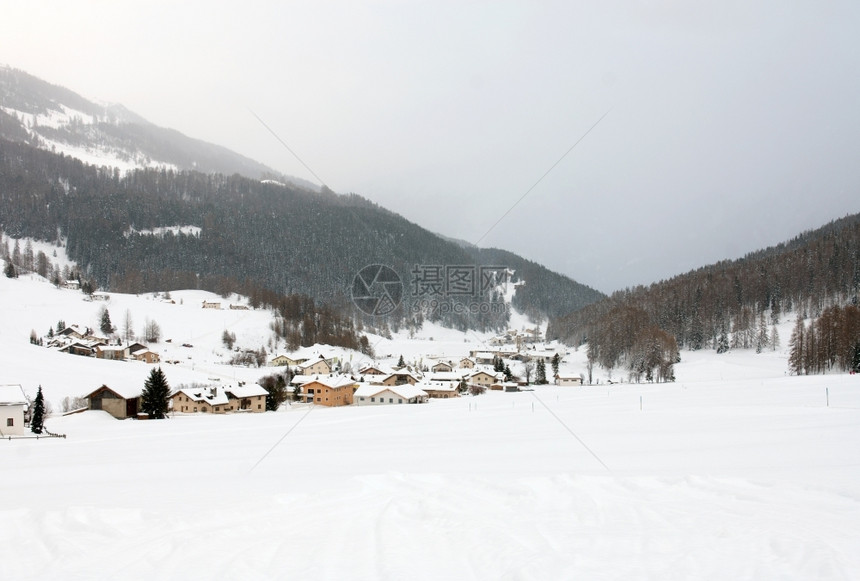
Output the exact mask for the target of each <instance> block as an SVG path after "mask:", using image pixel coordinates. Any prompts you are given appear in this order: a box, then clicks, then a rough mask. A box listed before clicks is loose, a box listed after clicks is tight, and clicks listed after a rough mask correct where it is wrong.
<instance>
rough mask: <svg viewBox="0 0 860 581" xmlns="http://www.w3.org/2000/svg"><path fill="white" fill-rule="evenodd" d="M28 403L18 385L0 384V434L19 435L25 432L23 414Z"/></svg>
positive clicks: (22, 389)
mask: <svg viewBox="0 0 860 581" xmlns="http://www.w3.org/2000/svg"><path fill="white" fill-rule="evenodd" d="M28 407H29V403H28V402H27V396H25V395H24V388H22V387H21V386H20V385H17V384H12V385H0V436H20V435H22V434H24V433H25V432H26V430H25V426H24V416H25V414H26V413H27V409H28Z"/></svg>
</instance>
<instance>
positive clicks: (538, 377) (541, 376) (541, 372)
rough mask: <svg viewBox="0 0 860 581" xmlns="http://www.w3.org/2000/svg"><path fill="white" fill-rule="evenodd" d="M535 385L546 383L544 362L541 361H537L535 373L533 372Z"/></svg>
mask: <svg viewBox="0 0 860 581" xmlns="http://www.w3.org/2000/svg"><path fill="white" fill-rule="evenodd" d="M535 383H537V384H538V385H544V384H546V383H547V381H546V362H545V361H544V360H543V359H538V360H537V371H536V372H535Z"/></svg>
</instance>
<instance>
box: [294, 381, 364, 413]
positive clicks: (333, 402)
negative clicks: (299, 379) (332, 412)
mask: <svg viewBox="0 0 860 581" xmlns="http://www.w3.org/2000/svg"><path fill="white" fill-rule="evenodd" d="M300 389H301V391H300V392H299V393H300V395H302V396H303V397H304V398H305V400H306V401H307V402H308V403H313V404H316V405H324V406H330V407H335V406H343V405H351V404H352V401H353V393H354V392H355V390H357V389H358V384H357V383H356V382H355V380H353V379H352V378H351V377H349V376H346V375H331V376H324V377H316V378H314V379H312V380H311V381H309V382H307V383H305V384H304V385H302V386H301V388H300Z"/></svg>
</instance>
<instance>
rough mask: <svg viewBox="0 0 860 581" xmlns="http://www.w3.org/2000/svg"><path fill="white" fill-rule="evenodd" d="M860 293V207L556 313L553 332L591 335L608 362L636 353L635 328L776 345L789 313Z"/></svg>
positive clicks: (709, 342) (734, 343) (742, 344)
mask: <svg viewBox="0 0 860 581" xmlns="http://www.w3.org/2000/svg"><path fill="white" fill-rule="evenodd" d="M858 292H860V214H855V215H851V216H847V217H845V218H842V219H840V220H835V221H833V222H831V223H830V224H827V225H826V226H824V227H822V228H819V229H817V230H814V231H810V232H805V233H803V234H801V235H800V236H798V237H796V238H794V239H792V240H791V241H789V242H787V243H784V244H779V245H777V246H775V247H772V248H768V249H765V250H761V251H758V252H754V253H751V254H748V255H747V256H745V257H744V258H741V259H738V260H732V261H722V262H719V263H717V264H714V265H711V266H706V267H703V268H700V269H697V270H695V271H692V272H689V273H687V274H684V275H680V276H677V277H674V278H672V279H670V280H666V281H660V282H658V283H654V284H652V285H649V286H640V287H636V288H633V289H626V290H623V291H619V292H616V293H614V294H613V295H612V296H610V297H608V298H607V299H605V300H602V301H599V302H597V303H594V304H591V305H589V306H586V307H585V308H583V309H580V310H578V311H576V312H573V313H570V314H568V315H565V316H563V317H558V318H556V319H552V320H551V321H550V325H549V328H548V330H547V336H548V338H550V339H553V338H555V339H560V340H563V341H565V342H566V343H568V344H571V345H582V344H584V343H585V342H588V343H589V349H590V350H594V352H595V354H594V361H595V362H598V363H601V364H607V365H608V364H613V363H614V362H617V361H621V360H623V361H629V360H631V359H635V358H636V357H634V356H633V353H632V351H631V350H632V349H633V344H634V343H635V341H636V339H635V338H636V337H637V336H638V335H637V334H636V333H637V331H635V330H636V329H638V330H641V329H647V328H651V329H654V330H655V331H654V332H649V334H651V335H653V337H652V339H651V344H655V342H656V343H665V340H666V337H658V334H657V333H656V331H661V332H664V333H666V334H667V335H668V336H670V337H671V338H672V339H673V340H674V342H675V343H676V345H677V348H687V349H691V350H697V349H714V350H715V351H717V352H718V353H723V352H725V351H727V350H729V349H731V348H740V349H746V348H754V349H756V350H757V351H761V350H764V349H767V348H774V347H775V346H776V345H778V341H779V338H778V334H777V333H776V332H775V331H776V325H777V324H779V322H780V321H781V318H782V316H783V314H784V313H788V312H795V313H798V314H799V315H800V316H801V317H802V318H808V317H810V318H818V317H820V316H821V315H822V313H824V312H825V311H826V310H827V309H829V308H831V307H834V306H840V305H846V304H851V303H852V302H856V301H857V297H858ZM630 321H634V322H635V324H632V323H631V322H630ZM631 325H633V327H632V328H631V329H628V333H633V335H630V336H628V338H626V339H623V340H622V339H621V338H620V337H621V335H620V334H619V332H618V329H619V328H625V327H630V326H631ZM619 341H620V342H621V344H620V346H619V343H618V342H619ZM666 347H667V349H669V351H671V346H670V345H668V343H666ZM667 352H668V351H667Z"/></svg>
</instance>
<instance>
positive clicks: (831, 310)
mask: <svg viewBox="0 0 860 581" xmlns="http://www.w3.org/2000/svg"><path fill="white" fill-rule="evenodd" d="M789 346H790V350H789V356H788V367H789V370H790V371H791V373H793V374H795V375H809V374H812V373H825V372H827V371H831V370H837V371H843V372H844V371H853V372H855V373H858V372H860V309H858V308H857V306H856V305H845V306H838V305H834V306H831V307H828V308H826V309H824V311H823V312H822V313H821V316H819V317H818V318H816V319H814V320H812V321H810V323H809V324H808V325H804V322H803V319H802V318H801V317H799V316H798V317H797V321H796V322H795V325H794V330H793V331H792V333H791V339H790V340H789Z"/></svg>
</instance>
